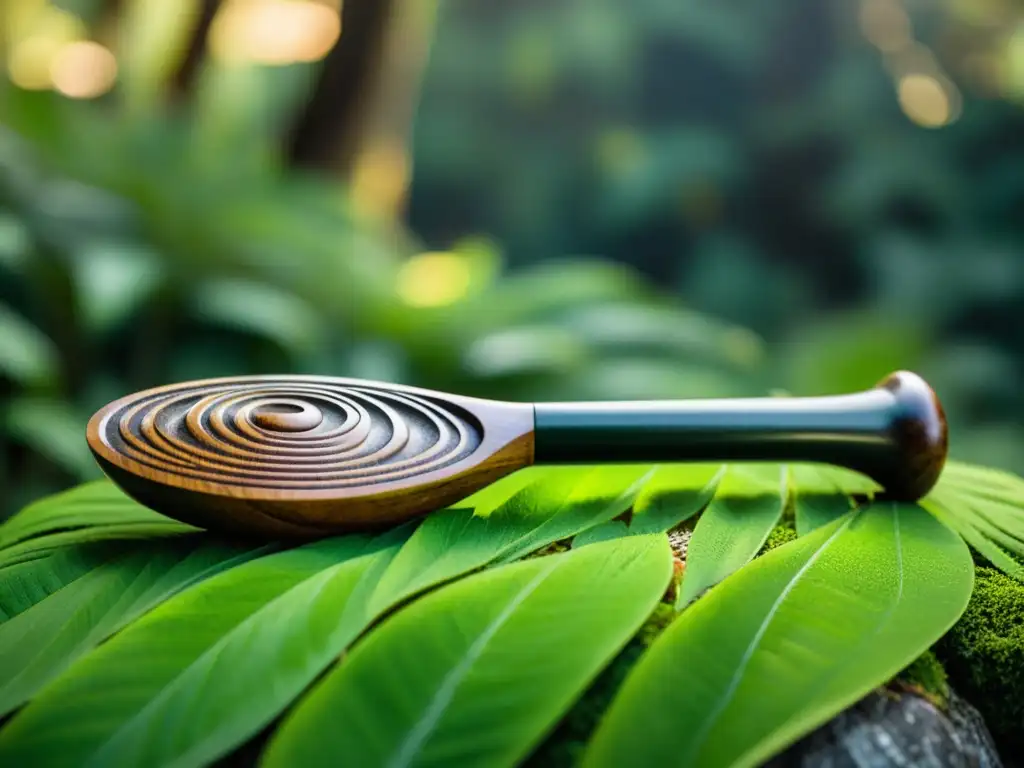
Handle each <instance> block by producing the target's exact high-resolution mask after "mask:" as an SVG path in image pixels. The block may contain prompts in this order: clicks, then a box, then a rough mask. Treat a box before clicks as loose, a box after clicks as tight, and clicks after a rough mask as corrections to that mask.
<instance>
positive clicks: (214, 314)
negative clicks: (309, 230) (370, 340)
mask: <svg viewBox="0 0 1024 768" xmlns="http://www.w3.org/2000/svg"><path fill="white" fill-rule="evenodd" d="M192 301H193V312H194V313H195V314H196V316H197V317H198V318H199V319H201V320H203V321H204V322H207V323H211V324H216V325H222V326H224V327H227V328H233V329H236V330H239V331H244V332H247V333H253V334H255V335H257V336H260V337H263V338H266V339H270V340H272V341H273V342H275V343H276V344H278V345H279V346H280V347H281V349H283V350H285V351H286V352H288V353H290V354H294V355H297V356H300V357H301V356H303V355H308V354H310V353H311V352H312V351H313V350H314V349H316V348H317V346H318V345H320V344H321V342H322V339H321V331H322V330H323V329H322V328H321V326H320V320H319V318H318V317H317V314H316V313H315V312H314V311H313V309H312V307H310V306H309V305H308V304H307V303H306V302H304V301H302V299H300V298H298V297H297V296H294V295H292V294H290V293H287V292H285V291H283V290H281V289H279V288H275V287H273V286H271V285H264V284H260V283H257V282H244V281H240V280H218V281H216V282H208V283H205V284H203V285H200V286H199V287H198V288H197V289H196V291H195V293H194V295H193V297H192Z"/></svg>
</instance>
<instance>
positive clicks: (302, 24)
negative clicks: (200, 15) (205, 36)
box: [209, 0, 341, 66]
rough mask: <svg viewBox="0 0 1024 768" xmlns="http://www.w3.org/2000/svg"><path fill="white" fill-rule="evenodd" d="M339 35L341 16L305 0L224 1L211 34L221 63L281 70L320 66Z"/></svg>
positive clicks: (212, 43)
mask: <svg viewBox="0 0 1024 768" xmlns="http://www.w3.org/2000/svg"><path fill="white" fill-rule="evenodd" d="M340 35H341V16H340V14H339V13H338V11H337V10H336V9H335V8H333V7H331V6H328V5H325V4H323V3H318V2H311V1H310V0H228V2H226V3H225V4H224V6H223V7H222V8H221V9H220V11H218V13H217V16H216V18H215V19H214V22H213V25H212V27H211V28H210V38H209V42H210V52H211V54H212V55H213V56H214V57H215V58H217V59H219V60H220V61H223V62H228V63H255V64H268V65H277V66H282V65H286V64H297V63H303V62H307V63H308V62H314V61H319V60H320V59H322V58H323V57H324V56H326V55H327V54H328V52H329V51H330V50H331V48H333V47H334V44H335V43H336V42H337V41H338V37H339V36H340Z"/></svg>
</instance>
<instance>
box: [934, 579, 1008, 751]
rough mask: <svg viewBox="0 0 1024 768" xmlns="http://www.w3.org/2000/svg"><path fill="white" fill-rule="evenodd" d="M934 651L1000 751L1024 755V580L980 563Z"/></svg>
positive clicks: (951, 680) (955, 686)
mask: <svg viewBox="0 0 1024 768" xmlns="http://www.w3.org/2000/svg"><path fill="white" fill-rule="evenodd" d="M936 652H937V655H938V657H939V659H941V660H942V662H943V665H944V666H945V669H946V673H947V674H948V676H949V681H950V683H951V684H952V686H953V688H954V689H956V690H957V691H958V692H959V693H960V694H962V695H963V697H964V698H965V699H967V700H968V701H970V702H971V703H972V704H974V706H975V707H976V708H977V709H978V711H979V712H981V715H982V717H984V718H985V723H986V724H987V725H988V728H989V730H990V731H991V732H992V736H993V738H994V739H995V741H996V744H997V745H998V746H999V750H1000V752H1001V753H1002V754H1003V755H1004V756H1011V755H1024V584H1022V583H1020V582H1019V581H1015V580H1014V579H1012V578H1010V577H1009V576H1005V575H1004V574H1002V573H1001V572H999V571H997V570H995V569H992V568H985V567H979V568H978V569H977V570H976V573H975V585H974V594H973V595H972V596H971V601H970V603H968V605H967V610H966V611H965V612H964V615H963V616H962V617H961V618H960V621H958V622H957V623H956V624H955V625H954V626H953V628H952V629H951V630H950V631H949V633H948V634H947V635H946V636H945V637H944V638H943V639H942V640H941V641H940V642H939V643H938V645H937V646H936Z"/></svg>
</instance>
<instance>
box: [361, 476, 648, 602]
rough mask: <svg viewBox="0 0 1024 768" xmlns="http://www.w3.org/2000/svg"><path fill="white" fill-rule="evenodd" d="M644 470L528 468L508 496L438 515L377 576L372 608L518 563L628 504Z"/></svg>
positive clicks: (485, 498)
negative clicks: (524, 480)
mask: <svg viewBox="0 0 1024 768" xmlns="http://www.w3.org/2000/svg"><path fill="white" fill-rule="evenodd" d="M649 474H650V471H649V469H648V468H647V467H603V468H601V469H595V470H591V471H588V472H580V471H579V470H578V469H553V470H539V471H538V470H534V471H533V472H531V473H530V475H529V482H528V483H527V484H526V485H525V486H523V487H521V488H520V489H519V490H518V491H517V492H515V493H514V494H513V495H512V496H511V497H506V498H502V497H501V496H498V495H483V496H480V497H476V498H477V506H476V508H475V509H451V510H443V511H441V512H437V513H435V514H433V515H431V516H430V517H428V518H427V519H426V520H425V521H424V522H423V524H422V525H420V527H419V528H418V529H417V530H416V532H415V533H414V534H413V535H412V537H411V538H410V539H409V541H408V543H407V544H406V545H405V546H404V547H403V548H402V551H401V552H399V553H398V556H397V557H395V560H394V562H393V563H392V564H391V567H390V568H388V570H387V572H386V573H385V574H384V576H383V578H381V582H380V585H379V586H378V588H377V592H376V594H375V595H374V600H373V604H374V607H375V609H376V610H379V611H380V610H384V609H385V608H387V607H389V606H391V605H394V604H395V603H397V602H399V601H401V600H403V599H405V598H407V597H409V596H410V595H414V594H416V593H417V592H421V591H423V590H424V589H427V588H428V587H431V586H434V585H436V584H440V583H442V582H445V581H448V580H449V579H452V578H455V577H456V576H461V575H462V574H464V573H468V572H470V571H474V570H476V569H478V568H482V567H484V566H485V565H487V564H489V563H495V562H510V561H512V560H516V559H518V558H520V557H522V556H523V555H525V554H528V553H529V552H532V551H534V550H536V549H540V548H541V547H543V546H546V545H548V544H550V543H551V542H553V541H558V540H560V539H567V538H570V537H572V536H575V535H576V534H577V533H579V532H581V531H583V530H586V529H587V528H590V527H592V526H595V525H598V524H600V523H603V522H605V521H606V520H610V519H611V518H613V517H616V516H617V515H619V514H621V513H623V512H625V511H626V510H627V509H629V507H630V505H631V504H632V503H633V500H634V499H635V498H636V495H637V494H638V493H639V492H640V489H641V488H642V487H643V483H644V482H645V481H646V479H647V477H648V476H649ZM506 487H509V488H514V487H515V486H506Z"/></svg>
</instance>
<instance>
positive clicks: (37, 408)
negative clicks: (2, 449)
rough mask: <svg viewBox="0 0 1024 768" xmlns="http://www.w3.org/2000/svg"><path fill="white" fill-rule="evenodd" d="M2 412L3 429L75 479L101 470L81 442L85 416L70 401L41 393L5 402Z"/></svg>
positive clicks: (87, 476) (84, 477)
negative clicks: (46, 396)
mask: <svg viewBox="0 0 1024 768" xmlns="http://www.w3.org/2000/svg"><path fill="white" fill-rule="evenodd" d="M6 405H7V407H6V408H5V412H4V413H3V414H2V415H3V420H4V426H5V427H6V430H7V433H8V434H9V435H10V436H11V437H12V438H13V439H15V440H17V441H18V442H20V443H22V444H23V445H26V446H28V447H29V448H31V449H32V450H34V451H36V452H37V453H38V454H39V455H41V456H45V457H46V458H47V459H49V460H50V461H52V462H53V463H54V464H56V465H57V466H58V467H60V468H61V469H63V470H64V471H66V472H67V473H68V474H70V475H71V476H72V477H75V478H77V479H78V480H92V479H93V478H96V477H100V476H101V475H102V473H101V472H100V469H99V467H98V466H97V464H96V460H95V459H93V457H92V453H90V451H89V446H88V444H87V443H86V442H85V425H86V422H87V421H88V419H87V418H86V417H84V416H83V415H82V414H80V413H78V412H77V411H76V410H75V409H74V408H73V407H72V405H71V404H70V403H68V402H66V401H64V400H57V399H51V398H42V397H19V398H16V399H14V400H11V401H10V402H8V403H7V404H6Z"/></svg>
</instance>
